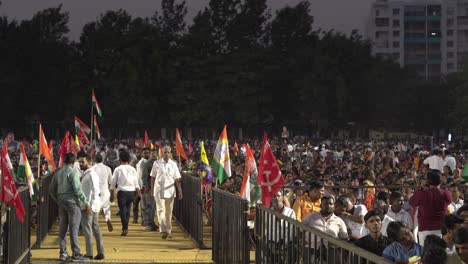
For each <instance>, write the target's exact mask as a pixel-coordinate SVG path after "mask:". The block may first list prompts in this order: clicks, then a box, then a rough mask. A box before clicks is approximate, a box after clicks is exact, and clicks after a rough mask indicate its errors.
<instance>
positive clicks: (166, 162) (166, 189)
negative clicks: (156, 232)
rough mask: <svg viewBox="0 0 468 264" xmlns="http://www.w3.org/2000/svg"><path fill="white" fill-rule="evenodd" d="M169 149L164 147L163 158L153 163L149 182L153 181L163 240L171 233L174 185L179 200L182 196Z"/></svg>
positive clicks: (177, 170)
mask: <svg viewBox="0 0 468 264" xmlns="http://www.w3.org/2000/svg"><path fill="white" fill-rule="evenodd" d="M170 155H171V147H169V146H167V145H166V146H164V148H163V157H162V158H161V159H159V160H157V161H155V162H154V164H153V168H152V170H151V174H150V175H151V177H153V178H152V179H151V180H152V181H153V186H154V189H153V196H154V199H155V200H156V206H157V211H158V220H159V228H160V233H161V236H162V238H163V239H167V237H168V236H169V235H170V234H171V231H172V223H171V218H172V209H173V206H174V197H175V196H176V192H175V185H176V186H177V191H178V193H179V195H178V197H179V200H181V199H182V198H183V197H184V196H183V194H182V187H181V183H180V182H181V176H180V172H179V168H178V167H177V163H175V162H174V161H173V160H171V159H170V158H169V156H170Z"/></svg>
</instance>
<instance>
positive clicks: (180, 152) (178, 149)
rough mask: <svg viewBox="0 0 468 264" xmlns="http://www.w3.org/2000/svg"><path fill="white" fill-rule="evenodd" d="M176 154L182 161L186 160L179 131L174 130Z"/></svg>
mask: <svg viewBox="0 0 468 264" xmlns="http://www.w3.org/2000/svg"><path fill="white" fill-rule="evenodd" d="M175 142H176V154H178V155H180V156H181V157H182V158H183V159H184V160H188V158H187V154H185V150H184V146H183V145H182V139H181V138H180V133H179V129H178V128H176V136H175Z"/></svg>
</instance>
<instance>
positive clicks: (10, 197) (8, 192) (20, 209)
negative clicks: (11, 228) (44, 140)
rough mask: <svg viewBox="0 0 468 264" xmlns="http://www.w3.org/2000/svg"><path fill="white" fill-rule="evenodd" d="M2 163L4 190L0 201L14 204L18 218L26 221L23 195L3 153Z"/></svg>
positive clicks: (0, 160)
mask: <svg viewBox="0 0 468 264" xmlns="http://www.w3.org/2000/svg"><path fill="white" fill-rule="evenodd" d="M0 163H1V164H0V168H1V171H2V190H1V193H0V201H1V202H2V203H5V204H6V205H8V206H13V207H14V208H15V211H16V216H17V217H18V220H19V221H20V222H21V223H24V215H25V213H26V212H25V211H24V206H23V201H22V200H21V196H20V195H19V193H18V191H17V190H16V185H15V181H14V180H13V176H12V175H11V170H10V168H9V167H8V162H7V160H6V157H5V156H4V155H3V153H2V155H1V158H0Z"/></svg>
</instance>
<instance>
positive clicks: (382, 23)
mask: <svg viewBox="0 0 468 264" xmlns="http://www.w3.org/2000/svg"><path fill="white" fill-rule="evenodd" d="M389 24H390V20H389V19H388V17H380V18H376V19H375V25H376V26H377V27H388V26H389Z"/></svg>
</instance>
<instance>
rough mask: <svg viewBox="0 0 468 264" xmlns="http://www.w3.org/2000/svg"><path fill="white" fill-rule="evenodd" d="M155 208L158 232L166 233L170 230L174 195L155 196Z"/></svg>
mask: <svg viewBox="0 0 468 264" xmlns="http://www.w3.org/2000/svg"><path fill="white" fill-rule="evenodd" d="M154 199H155V200H156V210H157V212H158V221H159V232H160V233H168V234H170V233H171V232H172V209H173V208H174V197H172V198H161V197H159V196H155V197H154Z"/></svg>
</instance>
